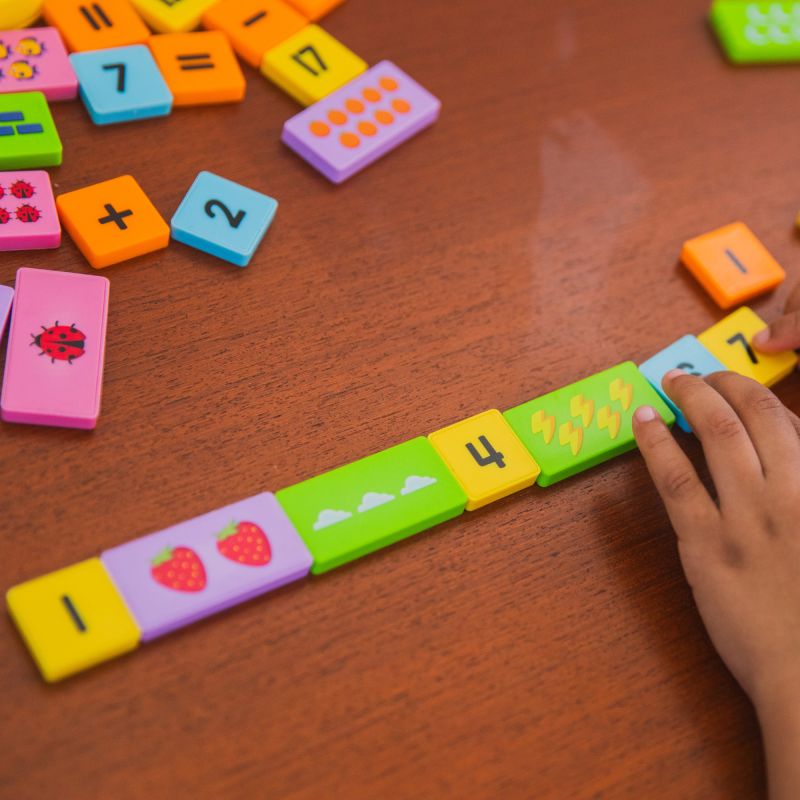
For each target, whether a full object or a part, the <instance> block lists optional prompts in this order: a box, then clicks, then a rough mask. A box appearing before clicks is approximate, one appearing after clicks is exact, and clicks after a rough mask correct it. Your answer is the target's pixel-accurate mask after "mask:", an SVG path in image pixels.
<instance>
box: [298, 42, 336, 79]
mask: <svg viewBox="0 0 800 800" xmlns="http://www.w3.org/2000/svg"><path fill="white" fill-rule="evenodd" d="M305 53H310V54H311V55H312V56H314V58H316V59H317V64H319V69H316V68H315V67H314V66H313V65H311V64H306V62H305V61H303V55H304V54H305ZM292 59H293V60H294V61H296V62H297V63H298V64H299V65H300V66H301V67H303V68H304V69H307V70H308V71H309V72H310V73H311V74H312V75H314V76H315V77H316V76H317V75H319V73H320V72H325V71H327V69H328V68H327V67H326V66H325V62H324V61H323V60H322V57H321V56H320V54H319V53H318V52H317V51H316V49H315V48H314V47H313V45H307V46H306V47H304V48H302V50H298V51H297V52H296V53H295V54H294V55H293V56H292Z"/></svg>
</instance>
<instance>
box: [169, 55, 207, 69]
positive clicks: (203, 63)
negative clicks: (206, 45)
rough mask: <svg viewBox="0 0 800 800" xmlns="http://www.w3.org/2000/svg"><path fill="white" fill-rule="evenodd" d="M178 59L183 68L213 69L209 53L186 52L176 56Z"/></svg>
mask: <svg viewBox="0 0 800 800" xmlns="http://www.w3.org/2000/svg"><path fill="white" fill-rule="evenodd" d="M178 61H179V62H180V65H181V69H184V70H189V69H214V62H213V61H211V54H210V53H187V54H186V55H185V56H178Z"/></svg>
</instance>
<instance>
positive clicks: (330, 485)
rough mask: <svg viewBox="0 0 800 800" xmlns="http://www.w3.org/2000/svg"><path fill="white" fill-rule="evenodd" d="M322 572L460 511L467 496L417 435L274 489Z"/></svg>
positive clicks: (455, 515)
mask: <svg viewBox="0 0 800 800" xmlns="http://www.w3.org/2000/svg"><path fill="white" fill-rule="evenodd" d="M275 496H276V497H277V498H278V502H279V503H280V504H281V506H283V510H284V511H285V512H286V513H287V514H288V516H289V519H291V521H292V523H293V524H294V526H295V528H297V531H298V533H299V534H300V536H302V537H303V541H305V543H306V546H307V547H308V549H309V550H310V551H311V554H312V555H313V556H314V566H313V567H312V569H311V571H312V572H314V573H315V574H319V573H321V572H327V571H328V570H330V569H333V568H334V567H339V566H341V565H342V564H346V563H347V562H348V561H353V560H355V559H356V558H360V557H361V556H365V555H367V553H372V552H374V551H375V550H379V549H380V548H382V547H386V546H387V545H390V544H393V543H394V542H397V541H399V540H400V539H405V538H406V537H407V536H411V535H413V534H415V533H419V532H420V531H422V530H425V529H426V528H432V527H433V526H434V525H438V524H439V523H440V522H445V521H446V520H448V519H452V518H453V517H457V516H458V515H459V514H461V513H462V512H463V511H464V507H465V506H466V504H467V496H466V495H465V494H464V492H463V490H462V489H461V486H460V485H459V484H458V481H457V480H456V479H455V478H454V477H453V475H452V474H451V472H450V471H449V470H448V469H447V467H446V466H445V464H444V462H443V461H442V459H441V458H440V457H439V456H438V454H437V453H436V451H435V450H434V449H433V446H432V445H431V443H430V442H429V441H428V440H427V439H426V438H425V437H424V436H420V437H418V438H416V439H411V440H410V441H408V442H404V443H403V444H399V445H396V446H395V447H390V448H389V449H388V450H384V451H382V452H380V453H375V454H374V455H371V456H367V457H366V458H362V459H361V461H355V462H354V463H352V464H347V465H346V466H344V467H339V469H335V470H333V471H332V472H326V473H325V474H324V475H318V476H317V477H316V478H311V479H310V480H307V481H303V483H298V484H296V485H295V486H290V487H289V488H288V489H283V490H281V491H280V492H278V493H277V494H276V495H275Z"/></svg>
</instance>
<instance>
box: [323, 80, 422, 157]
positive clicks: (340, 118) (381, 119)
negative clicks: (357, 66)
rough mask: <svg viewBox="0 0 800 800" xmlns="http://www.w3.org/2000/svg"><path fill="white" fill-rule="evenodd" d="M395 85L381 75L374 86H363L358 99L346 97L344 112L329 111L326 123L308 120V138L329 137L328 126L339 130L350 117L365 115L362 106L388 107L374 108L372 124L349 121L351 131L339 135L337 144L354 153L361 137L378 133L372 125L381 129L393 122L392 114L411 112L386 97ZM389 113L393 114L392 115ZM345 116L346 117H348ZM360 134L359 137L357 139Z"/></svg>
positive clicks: (405, 102) (399, 101) (402, 103)
mask: <svg viewBox="0 0 800 800" xmlns="http://www.w3.org/2000/svg"><path fill="white" fill-rule="evenodd" d="M399 88H400V87H399V85H398V83H397V81H396V80H395V79H394V78H391V77H389V76H388V75H384V76H383V77H382V78H380V79H379V80H378V86H366V87H365V88H364V89H362V90H361V98H362V99H359V98H356V97H349V98H348V99H347V100H345V103H344V110H342V109H339V108H332V109H330V110H329V111H328V113H327V114H326V119H327V122H324V121H322V120H320V119H315V120H312V121H311V122H310V123H309V125H308V130H309V131H310V133H311V134H312V136H316V137H318V138H320V139H323V138H325V137H326V136H329V135H330V133H331V128H330V125H336V126H337V127H342V126H343V125H346V124H347V123H348V121H350V120H351V118H352V117H357V116H359V115H360V114H363V113H364V112H365V111H366V105H365V103H364V102H363V101H366V103H369V104H370V105H373V106H374V105H375V104H376V103H380V102H381V101H382V100H386V101H388V103H389V107H390V108H391V111H390V110H389V108H378V109H377V110H376V111H375V112H374V114H373V115H372V117H373V119H374V122H372V121H370V120H367V119H362V120H352V121H353V123H354V130H345V131H342V132H341V133H340V134H339V144H341V145H342V147H346V148H348V149H349V150H354V149H355V148H356V147H358V146H359V145H360V144H361V141H362V139H361V137H367V138H369V137H372V136H376V135H377V134H378V132H379V129H378V126H377V125H376V124H375V123H376V122H377V123H378V124H379V125H381V126H383V127H384V128H386V127H388V126H389V125H392V124H393V123H394V122H395V120H396V117H395V114H408V113H409V112H410V111H411V103H409V102H408V100H405V99H403V98H402V97H390V96H389V95H391V94H392V93H393V92H396V91H398V89H399ZM392 111H394V112H395V113H394V114H393V113H392ZM348 115H349V116H348ZM328 123H330V125H329V124H328ZM359 134H360V135H359Z"/></svg>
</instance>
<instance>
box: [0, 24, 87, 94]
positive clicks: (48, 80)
mask: <svg viewBox="0 0 800 800" xmlns="http://www.w3.org/2000/svg"><path fill="white" fill-rule="evenodd" d="M7 92H42V93H43V94H44V96H45V97H46V98H47V99H48V100H49V101H52V100H74V99H75V98H76V97H77V96H78V79H77V77H75V70H73V69H72V65H71V64H70V63H69V58H68V56H67V50H66V48H65V47H64V42H63V41H62V40H61V34H60V33H59V32H58V31H57V30H56V29H55V28H23V29H22V30H17V31H0V94H4V93H7Z"/></svg>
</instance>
